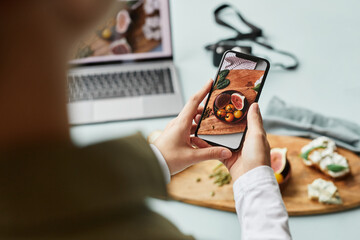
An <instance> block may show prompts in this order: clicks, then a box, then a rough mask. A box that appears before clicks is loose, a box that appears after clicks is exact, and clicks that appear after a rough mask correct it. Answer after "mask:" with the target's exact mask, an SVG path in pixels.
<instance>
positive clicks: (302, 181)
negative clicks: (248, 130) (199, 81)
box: [168, 135, 360, 216]
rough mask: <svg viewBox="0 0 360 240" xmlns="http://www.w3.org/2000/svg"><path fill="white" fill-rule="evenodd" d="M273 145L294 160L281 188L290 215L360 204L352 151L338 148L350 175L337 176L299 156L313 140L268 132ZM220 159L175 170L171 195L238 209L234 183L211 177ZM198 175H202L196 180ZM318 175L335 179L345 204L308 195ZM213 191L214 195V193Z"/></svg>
mask: <svg viewBox="0 0 360 240" xmlns="http://www.w3.org/2000/svg"><path fill="white" fill-rule="evenodd" d="M268 140H269V142H270V146H271V147H272V148H274V147H286V148H288V153H287V158H288V159H289V161H290V164H291V177H290V179H289V181H288V182H287V183H286V185H285V186H284V188H282V191H281V192H282V197H283V200H284V203H285V206H286V209H287V211H288V213H289V215H290V216H297V215H310V214H322V213H329V212H337V211H343V210H346V209H351V208H355V207H358V206H360V158H359V157H358V156H357V155H356V154H354V153H352V152H351V151H348V150H345V149H342V148H339V149H338V150H337V151H338V152H339V154H341V155H343V156H345V157H346V158H347V159H348V161H349V164H350V170H351V175H349V176H347V177H345V178H344V179H339V180H334V179H332V178H330V177H327V176H326V175H324V174H322V173H321V172H319V171H318V170H315V169H313V168H310V167H307V166H305V165H304V163H303V162H302V160H301V158H300V157H299V153H300V149H301V148H302V147H303V146H304V145H306V144H308V143H309V142H310V141H311V140H309V139H305V138H299V137H289V136H276V135H268ZM218 163H219V161H216V160H212V161H206V162H202V163H199V164H196V165H194V166H191V167H190V168H188V169H186V170H185V171H183V172H181V173H178V174H176V175H175V176H173V177H172V179H171V182H170V184H169V185H168V192H169V195H170V196H171V197H172V198H173V199H176V200H180V201H183V202H186V203H190V204H195V205H199V206H204V207H210V208H215V209H220V210H225V211H232V212H235V206H234V204H235V203H234V200H233V199H234V198H233V191H232V182H231V184H228V185H224V186H222V187H218V186H217V185H215V184H214V183H213V181H214V180H213V179H210V178H209V174H211V172H212V170H213V169H214V167H215V166H217V165H218ZM197 178H201V181H200V182H197ZM316 178H323V179H326V180H332V181H333V182H334V183H335V185H336V186H337V187H338V189H339V193H340V196H341V198H342V200H343V204H342V205H327V204H322V203H318V202H317V201H312V200H309V199H308V196H307V185H308V184H310V183H312V181H313V180H315V179H316ZM213 191H214V193H215V195H214V196H212V192H213Z"/></svg>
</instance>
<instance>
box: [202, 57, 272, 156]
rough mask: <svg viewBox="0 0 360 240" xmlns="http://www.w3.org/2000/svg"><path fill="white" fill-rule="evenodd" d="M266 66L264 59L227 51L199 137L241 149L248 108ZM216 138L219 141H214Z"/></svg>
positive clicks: (259, 88) (260, 86)
mask: <svg viewBox="0 0 360 240" xmlns="http://www.w3.org/2000/svg"><path fill="white" fill-rule="evenodd" d="M269 69H270V63H269V62H268V61H267V60H266V59H263V58H259V57H255V56H250V55H246V54H243V53H240V52H236V51H232V50H229V51H226V52H225V53H224V55H223V57H222V59H221V63H220V66H219V69H218V71H217V74H216V76H215V80H214V83H213V86H212V88H211V90H210V92H209V97H208V99H207V101H206V104H205V107H204V111H203V113H202V115H201V119H200V121H199V124H198V126H197V129H196V131H195V136H196V137H199V135H201V136H202V137H200V138H201V139H203V140H205V141H206V142H207V143H209V144H211V145H214V146H222V147H226V148H228V149H230V150H232V151H238V150H240V149H241V147H242V144H243V141H244V139H245V135H246V131H247V121H246V117H247V110H248V108H249V107H250V105H251V104H252V103H254V102H258V100H259V97H260V94H261V91H262V89H263V86H264V82H265V79H266V77H267V74H268V71H269ZM240 135H241V136H240ZM215 138H218V139H219V141H214V140H213V139H215ZM220 139H221V141H220ZM227 142H228V143H229V144H226V143H227ZM230 142H231V144H230ZM230 145H231V146H230Z"/></svg>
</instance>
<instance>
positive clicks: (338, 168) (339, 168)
mask: <svg viewBox="0 0 360 240" xmlns="http://www.w3.org/2000/svg"><path fill="white" fill-rule="evenodd" d="M326 168H327V169H328V170H329V171H332V172H341V171H343V170H345V169H347V167H345V166H341V165H337V164H330V165H327V166H326Z"/></svg>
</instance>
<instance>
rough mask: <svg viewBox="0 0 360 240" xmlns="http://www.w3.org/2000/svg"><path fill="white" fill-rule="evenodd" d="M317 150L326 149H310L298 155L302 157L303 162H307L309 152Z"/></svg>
mask: <svg viewBox="0 0 360 240" xmlns="http://www.w3.org/2000/svg"><path fill="white" fill-rule="evenodd" d="M318 148H322V149H323V148H326V147H324V146H318V147H313V148H310V149H309V150H307V151H306V152H304V153H301V154H300V157H302V158H303V159H305V160H309V159H308V157H309V154H310V152H311V151H312V150H315V149H318Z"/></svg>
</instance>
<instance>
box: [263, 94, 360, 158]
mask: <svg viewBox="0 0 360 240" xmlns="http://www.w3.org/2000/svg"><path fill="white" fill-rule="evenodd" d="M264 128H265V130H266V131H267V132H268V133H271V134H276V135H289V136H299V137H308V138H317V137H319V136H327V137H329V138H331V139H333V140H334V141H335V142H336V144H337V145H338V146H340V147H343V148H346V149H349V150H350V151H353V152H355V153H357V154H360V126H359V125H357V124H355V123H352V122H349V121H347V120H343V119H338V118H330V117H325V116H323V115H321V114H318V113H314V112H312V111H310V110H307V109H304V108H300V107H296V106H291V105H289V104H286V103H285V102H284V101H283V100H281V99H279V98H278V97H273V98H272V99H271V100H270V103H269V105H268V108H267V111H266V112H265V114H264Z"/></svg>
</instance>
